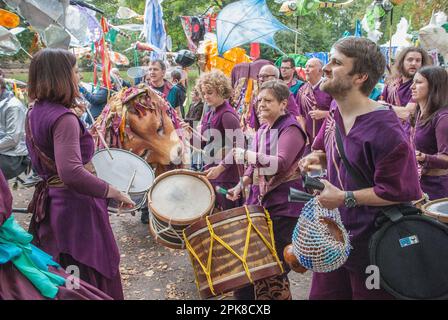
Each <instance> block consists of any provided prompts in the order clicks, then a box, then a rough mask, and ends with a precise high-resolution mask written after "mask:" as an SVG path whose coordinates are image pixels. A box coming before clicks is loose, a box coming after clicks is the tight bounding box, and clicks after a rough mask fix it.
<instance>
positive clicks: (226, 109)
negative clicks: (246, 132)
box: [201, 100, 243, 210]
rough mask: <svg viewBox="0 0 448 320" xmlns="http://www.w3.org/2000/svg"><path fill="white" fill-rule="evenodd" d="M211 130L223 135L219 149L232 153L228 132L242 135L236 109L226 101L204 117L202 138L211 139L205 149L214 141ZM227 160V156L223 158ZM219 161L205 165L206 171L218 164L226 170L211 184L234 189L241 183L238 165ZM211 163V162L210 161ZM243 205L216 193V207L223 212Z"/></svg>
mask: <svg viewBox="0 0 448 320" xmlns="http://www.w3.org/2000/svg"><path fill="white" fill-rule="evenodd" d="M209 130H217V131H216V132H219V134H220V135H221V142H222V143H221V144H220V145H218V148H222V147H226V151H227V152H228V151H230V150H231V148H233V143H232V142H230V141H228V139H227V138H228V137H227V136H226V130H238V132H239V133H240V134H241V135H242V132H241V129H240V122H239V118H238V115H237V113H236V111H235V109H233V108H232V106H231V105H230V104H229V102H228V101H227V100H226V101H225V102H224V103H223V104H222V105H220V106H218V107H217V108H215V109H214V110H213V108H211V109H210V110H209V111H208V112H207V113H206V114H205V115H204V117H203V119H202V123H201V134H202V136H204V137H206V138H209V139H210V140H209V141H208V142H207V143H206V145H205V147H207V146H210V145H211V144H212V143H213V141H214V140H212V137H213V136H212V135H211V132H210V131H209ZM223 158H225V155H224V156H223ZM221 160H222V159H219V161H218V162H217V163H207V162H206V163H205V167H204V169H206V170H207V169H209V168H211V167H215V166H217V165H218V164H220V163H221V164H223V165H224V166H225V168H226V170H225V171H224V172H223V173H222V174H221V175H220V176H219V177H218V178H216V179H213V180H210V183H211V184H212V185H213V186H214V187H216V186H220V187H222V188H224V189H230V188H232V187H234V186H235V185H236V184H237V183H238V182H239V176H240V175H239V172H238V165H236V164H224V163H222V162H221ZM209 162H210V161H209ZM240 171H241V174H243V168H242V165H240ZM241 204H242V202H241V200H238V201H230V200H229V199H227V198H226V197H225V196H224V195H222V194H220V193H216V206H217V207H218V208H220V209H221V210H227V209H231V208H234V207H238V206H240V205H241Z"/></svg>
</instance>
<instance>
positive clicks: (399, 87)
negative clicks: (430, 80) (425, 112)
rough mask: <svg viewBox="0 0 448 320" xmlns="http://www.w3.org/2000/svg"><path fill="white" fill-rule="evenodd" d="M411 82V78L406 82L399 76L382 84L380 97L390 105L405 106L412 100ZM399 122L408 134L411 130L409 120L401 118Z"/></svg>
mask: <svg viewBox="0 0 448 320" xmlns="http://www.w3.org/2000/svg"><path fill="white" fill-rule="evenodd" d="M412 83H413V81H412V79H411V80H409V81H406V82H403V81H402V79H401V78H400V79H398V80H395V81H394V82H392V83H391V84H388V85H386V86H384V89H383V92H382V94H381V96H382V99H383V100H384V101H386V102H387V103H389V104H391V105H394V106H399V107H406V105H407V104H408V103H409V102H414V101H413V100H412V90H411V86H412ZM401 124H402V125H403V128H404V130H405V132H406V133H407V134H408V135H409V134H410V131H411V124H410V122H409V120H402V121H401Z"/></svg>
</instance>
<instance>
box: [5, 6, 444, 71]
mask: <svg viewBox="0 0 448 320" xmlns="http://www.w3.org/2000/svg"><path fill="white" fill-rule="evenodd" d="M235 1H236V0H165V1H164V2H163V3H162V7H163V10H164V19H165V22H166V30H167V33H168V34H169V35H170V36H171V37H172V39H173V51H178V50H180V49H185V48H186V47H187V41H186V38H185V34H184V31H183V29H182V25H181V22H180V18H179V17H180V16H182V15H201V14H203V13H204V12H205V11H206V10H207V9H208V8H210V7H211V6H213V7H214V8H215V10H216V12H218V11H219V10H220V8H222V7H224V6H225V5H227V4H229V3H232V2H235ZM372 2H373V0H356V1H354V2H353V3H351V4H350V5H349V6H347V7H345V8H343V9H341V8H325V9H320V8H319V9H317V10H315V12H314V13H311V14H309V15H306V16H303V17H298V18H296V17H294V16H282V15H281V14H280V13H279V12H278V11H279V8H280V5H279V4H277V3H275V2H274V1H273V0H267V3H268V6H269V7H270V9H271V12H272V13H273V14H274V15H275V16H276V17H277V18H278V19H279V20H280V21H282V22H283V23H284V24H286V25H287V26H289V27H290V28H291V29H294V30H298V32H299V34H298V35H297V36H296V34H295V33H293V32H280V33H279V34H277V35H276V41H277V45H278V46H279V47H280V48H281V49H282V51H284V52H285V53H305V52H318V51H328V50H329V49H330V47H331V45H332V44H333V43H334V42H335V41H336V40H338V39H339V38H340V37H342V35H343V34H344V32H345V31H349V32H350V33H352V34H353V32H354V29H355V21H356V19H360V20H361V19H362V18H363V16H364V15H365V13H366V9H367V7H368V6H369V5H370V4H371V3H372ZM89 3H91V4H93V5H95V6H96V7H98V8H100V9H102V10H103V11H104V12H105V16H106V17H107V18H108V20H109V22H110V23H111V24H112V25H120V24H127V23H138V24H141V23H143V21H141V20H137V19H132V20H119V19H117V18H116V17H115V15H116V12H117V10H118V8H119V7H120V6H126V7H129V8H130V9H132V10H134V11H135V12H137V13H138V14H143V13H144V9H145V3H146V0H108V1H104V0H91V1H89ZM0 8H6V5H5V4H4V2H3V1H1V0H0ZM447 8H448V0H407V1H405V2H404V3H403V4H401V5H398V6H395V7H394V10H393V20H392V23H391V21H390V13H389V14H387V15H386V16H385V17H384V18H383V22H382V25H381V32H383V37H382V38H381V39H380V41H379V42H380V43H385V42H387V41H388V40H389V38H390V36H391V35H392V34H393V33H394V32H395V29H396V25H397V23H398V22H399V20H400V18H401V17H405V18H406V19H408V21H409V22H410V25H411V30H413V31H416V30H418V29H420V28H421V27H423V26H424V25H426V24H427V23H428V22H429V19H430V17H431V13H432V11H433V10H434V11H437V10H445V13H448V12H447ZM97 16H99V15H97ZM21 26H25V24H24V23H23V21H22V23H21ZM127 34H128V35H130V36H131V39H127V38H125V37H123V36H121V35H118V36H117V39H116V42H115V43H114V44H113V48H112V49H113V50H114V51H118V52H121V53H124V54H125V55H126V56H127V57H128V59H129V60H130V62H131V66H133V65H135V64H136V63H138V64H141V58H142V57H143V56H145V55H146V54H147V53H146V52H138V53H137V54H136V55H137V58H138V59H137V60H134V55H135V52H134V51H133V50H129V51H127V52H124V50H126V49H127V48H129V47H130V46H131V45H132V44H133V43H134V42H135V41H137V40H138V36H139V34H138V33H136V32H133V33H129V32H127ZM18 38H19V40H20V42H21V43H22V46H23V48H24V49H25V50H29V48H30V46H31V43H32V40H33V33H32V32H31V31H29V30H27V31H24V32H22V33H21V34H20V35H19V36H18ZM296 42H297V45H296ZM244 48H245V49H246V50H249V46H244ZM261 53H262V57H263V58H267V59H271V60H275V59H277V58H278V57H280V56H281V55H282V54H281V53H280V52H278V51H276V50H273V49H272V48H270V47H267V46H264V45H262V46H261ZM11 60H12V61H14V60H15V61H19V62H26V61H28V57H27V56H26V54H25V53H23V52H19V53H18V54H16V55H14V56H13V57H9V56H0V64H1V63H2V62H3V61H11ZM81 65H82V66H84V67H88V61H84V62H81Z"/></svg>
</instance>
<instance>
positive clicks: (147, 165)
mask: <svg viewBox="0 0 448 320" xmlns="http://www.w3.org/2000/svg"><path fill="white" fill-rule="evenodd" d="M108 151H119V152H124V153H129V154H131V155H132V156H134V157H136V158H138V160H140V161H141V162H142V163H143V164H144V165H145V166H146V167H147V168H148V169H149V171H150V172H151V174H152V178H153V180H152V184H151V185H150V186H149V188H146V189H144V190H140V191H134V192H132V193H146V192H148V190H149V189H151V187H152V186H153V185H154V182H155V180H156V174H155V170H154V169H153V168H152V167H151V166H150V165H149V163H148V162H146V161H145V160H143V158H142V157H140V156H139V155H137V154H135V153H133V152H131V151H128V150H124V149H119V148H109V150H108V149H106V148H103V149H98V150H96V151H95V153H94V154H93V156H92V159H93V157H95V155H97V154H98V153H100V152H108ZM94 167H95V166H94ZM95 170H96V168H95ZM100 179H101V178H100ZM120 191H126V190H120Z"/></svg>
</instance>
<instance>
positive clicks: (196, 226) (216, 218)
mask: <svg viewBox="0 0 448 320" xmlns="http://www.w3.org/2000/svg"><path fill="white" fill-rule="evenodd" d="M246 207H247V209H248V210H249V214H252V213H263V214H264V212H265V211H264V208H263V207H262V206H259V205H247V206H241V207H236V208H232V209H229V210H225V211H220V212H218V213H215V214H213V215H211V216H209V219H208V220H209V222H210V224H212V225H213V224H216V223H218V222H221V221H224V220H227V219H231V218H235V217H238V216H241V215H243V214H244V215H246V209H245V208H246ZM203 228H207V221H206V220H205V219H200V220H198V221H196V222H195V223H193V224H191V225H189V226H188V227H187V228H185V230H184V233H185V237H186V238H187V239H188V238H189V237H190V236H191V235H192V234H194V233H195V232H197V231H199V230H201V229H203Z"/></svg>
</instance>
